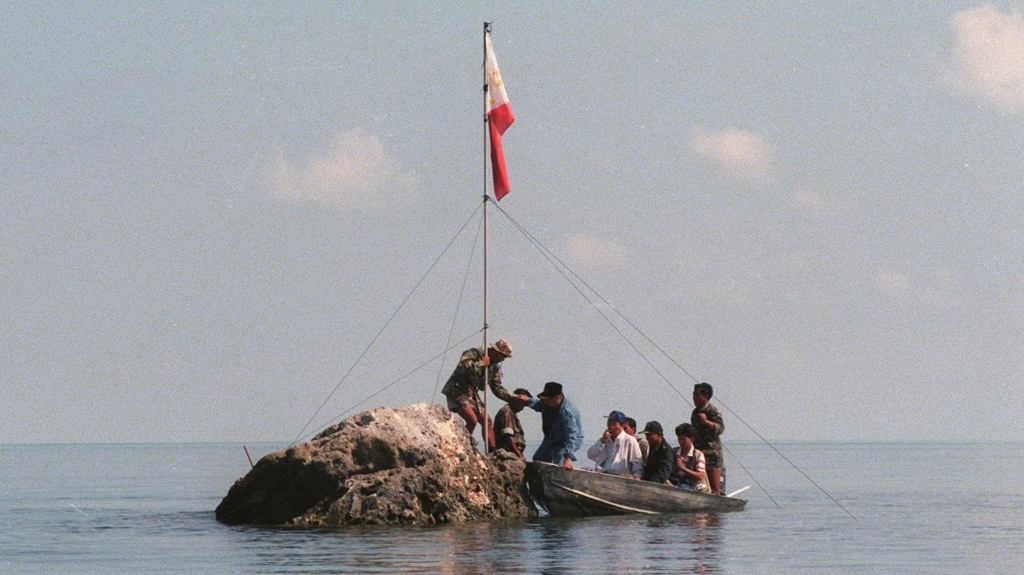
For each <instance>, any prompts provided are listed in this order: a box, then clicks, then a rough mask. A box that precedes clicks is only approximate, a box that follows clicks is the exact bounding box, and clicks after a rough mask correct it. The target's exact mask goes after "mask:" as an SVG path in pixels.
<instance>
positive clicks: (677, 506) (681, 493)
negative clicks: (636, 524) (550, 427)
mask: <svg viewBox="0 0 1024 575" xmlns="http://www.w3.org/2000/svg"><path fill="white" fill-rule="evenodd" d="M526 480H527V482H528V483H529V486H530V493H531V494H532V495H533V498H534V499H535V500H536V501H537V502H538V503H539V504H540V505H541V506H542V507H544V509H545V510H546V511H547V512H548V513H549V514H551V515H553V516H591V515H625V514H629V513H643V514H648V515H657V514H662V513H693V512H707V511H711V512H723V511H740V510H742V509H743V507H744V506H745V505H746V504H747V501H746V500H745V499H738V498H736V497H731V496H719V495H710V494H707V493H699V492H697V491H689V490H686V489H680V488H678V487H673V486H671V485H660V484H657V483H650V482H648V481H637V480H635V479H633V478H630V477H619V476H615V475H608V474H606V473H596V472H593V471H579V470H572V471H569V470H567V469H565V468H563V467H562V466H560V465H552V464H551V463H543V462H539V461H533V462H530V463H528V464H527V465H526ZM741 491H742V490H741ZM737 493H739V492H737Z"/></svg>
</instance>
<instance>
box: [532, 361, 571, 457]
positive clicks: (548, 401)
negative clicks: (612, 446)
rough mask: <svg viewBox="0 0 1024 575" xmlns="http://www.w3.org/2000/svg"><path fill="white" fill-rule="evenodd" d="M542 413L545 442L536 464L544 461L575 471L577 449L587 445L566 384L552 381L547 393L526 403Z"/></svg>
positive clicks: (537, 455)
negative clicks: (584, 443) (565, 387)
mask: <svg viewBox="0 0 1024 575" xmlns="http://www.w3.org/2000/svg"><path fill="white" fill-rule="evenodd" d="M526 405H527V406H528V407H529V408H530V409H533V410H534V411H539V412H540V414H541V429H542V430H543V431H544V440H543V441H541V443H540V447H538V448H537V451H535V452H534V454H533V460H534V461H544V462H547V463H554V464H555V465H561V466H562V467H564V468H566V469H570V470H571V469H572V462H573V461H576V450H577V449H579V448H580V446H581V445H583V422H582V419H580V412H579V410H578V409H576V406H575V405H573V404H572V403H571V402H570V401H569V400H568V399H566V397H565V395H563V394H562V384H561V383H558V382H557V381H549V382H547V383H545V384H544V391H542V392H540V393H538V394H537V397H536V398H534V399H531V400H530V402H529V403H527V404H526Z"/></svg>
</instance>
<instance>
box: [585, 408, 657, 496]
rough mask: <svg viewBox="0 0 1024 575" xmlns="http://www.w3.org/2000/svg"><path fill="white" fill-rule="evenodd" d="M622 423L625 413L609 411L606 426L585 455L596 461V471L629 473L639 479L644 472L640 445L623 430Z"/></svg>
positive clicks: (618, 473)
mask: <svg viewBox="0 0 1024 575" xmlns="http://www.w3.org/2000/svg"><path fill="white" fill-rule="evenodd" d="M624 423H626V414H625V413H622V412H621V411H613V412H611V413H609V414H608V428H607V429H606V430H605V432H604V434H603V435H602V436H601V439H598V440H597V443H595V444H594V445H592V446H590V449H588V450H587V457H589V458H590V459H592V460H594V461H596V462H597V465H596V469H597V471H600V472H602V473H611V474H612V475H631V476H633V478H635V479H640V478H641V477H643V474H644V459H643V456H642V455H640V445H639V444H638V443H637V442H636V438H635V437H633V436H632V435H629V434H628V433H624V432H623V429H622V425H623V424H624Z"/></svg>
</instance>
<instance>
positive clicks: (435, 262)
mask: <svg viewBox="0 0 1024 575" xmlns="http://www.w3.org/2000/svg"><path fill="white" fill-rule="evenodd" d="M482 206H483V204H482V203H481V204H480V205H479V206H477V207H476V209H475V210H473V213H472V214H470V216H469V217H468V218H466V221H465V222H464V223H463V224H462V227H461V228H459V231H457V232H455V235H454V236H452V239H451V240H449V241H448V245H446V246H445V247H444V249H443V250H441V254H440V255H439V256H437V259H435V260H434V263H432V264H430V267H429V268H427V271H426V273H424V274H423V277H421V278H420V279H419V281H417V282H416V285H414V286H413V288H412V291H410V292H409V295H407V296H405V299H403V300H402V303H400V304H399V305H398V309H396V310H395V312H394V313H392V314H391V317H390V318H388V321H387V322H386V323H385V324H384V327H382V328H380V331H378V332H377V335H375V336H373V340H371V341H370V343H369V344H368V345H367V346H366V349H364V350H363V352H362V353H360V354H359V357H357V358H356V360H355V361H354V362H352V366H351V367H349V368H348V371H346V372H345V375H344V376H342V378H341V381H339V382H338V385H335V386H334V389H332V390H331V393H329V394H327V397H326V398H324V401H323V403H321V404H320V407H318V408H316V411H314V412H313V415H312V416H310V418H309V420H308V421H307V422H306V424H305V425H303V426H302V429H300V430H299V433H298V434H296V436H295V439H293V440H292V442H291V443H290V444H289V446H291V445H295V442H297V441H298V440H299V438H301V437H302V436H303V434H305V433H306V430H307V429H308V428H309V425H310V424H311V423H313V420H314V419H316V416H317V415H319V414H320V412H321V411H322V410H323V408H324V406H325V405H327V402H328V401H330V400H331V398H332V397H334V394H335V393H337V392H338V389H339V388H340V387H341V385H342V384H343V383H345V380H347V379H348V376H349V375H351V374H352V370H354V369H355V368H356V366H357V365H359V362H360V361H362V359H363V357H364V356H365V355H366V353H367V352H368V351H370V348H372V347H373V344H375V343H377V340H378V339H379V338H380V336H381V334H383V333H384V330H386V329H387V328H388V326H389V325H391V322H392V321H394V319H395V316H397V315H398V312H400V311H402V308H403V307H405V304H406V303H407V302H408V301H409V299H410V298H411V297H412V296H413V294H414V293H416V290H417V289H419V287H420V285H421V284H422V283H423V280H425V279H427V276H429V275H430V272H431V271H433V270H434V267H436V266H437V263H438V262H439V261H441V258H442V257H444V254H446V253H448V249H449V248H451V247H452V244H453V243H455V240H456V238H458V237H459V235H460V234H462V231H463V230H465V229H466V226H467V225H469V222H470V221H471V220H472V219H473V216H475V215H476V213H477V212H478V211H480V208H481V207H482Z"/></svg>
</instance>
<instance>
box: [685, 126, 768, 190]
mask: <svg viewBox="0 0 1024 575" xmlns="http://www.w3.org/2000/svg"><path fill="white" fill-rule="evenodd" d="M690 152H691V153H693V154H694V155H696V156H697V157H699V158H703V159H704V160H707V161H709V162H711V163H712V164H714V165H715V166H716V167H717V168H718V169H719V170H721V171H722V172H724V173H725V174H726V175H728V176H730V177H732V178H736V179H739V180H754V181H763V180H770V179H771V177H772V174H773V173H774V166H773V164H774V159H773V157H774V154H773V153H772V150H771V146H769V145H768V142H766V141H765V140H764V138H762V137H761V136H759V135H757V134H755V133H753V132H749V131H747V130H740V129H737V128H727V129H725V130H720V131H718V132H711V131H708V130H706V129H704V128H696V129H695V130H694V131H693V134H692V136H691V138H690Z"/></svg>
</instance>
